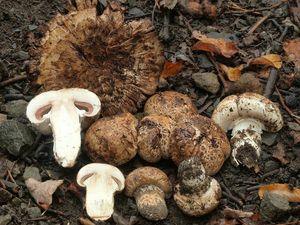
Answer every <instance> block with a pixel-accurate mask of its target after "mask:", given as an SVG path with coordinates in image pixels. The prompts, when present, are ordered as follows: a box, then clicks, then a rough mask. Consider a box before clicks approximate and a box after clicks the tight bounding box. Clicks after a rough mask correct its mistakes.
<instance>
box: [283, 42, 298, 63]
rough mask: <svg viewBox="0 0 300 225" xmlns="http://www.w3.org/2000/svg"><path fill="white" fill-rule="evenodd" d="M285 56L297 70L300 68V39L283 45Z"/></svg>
mask: <svg viewBox="0 0 300 225" xmlns="http://www.w3.org/2000/svg"><path fill="white" fill-rule="evenodd" d="M283 49H284V51H285V54H287V56H288V58H289V60H291V61H292V62H293V63H294V64H295V66H296V67H297V68H300V51H299V49H300V38H298V39H294V40H290V41H287V42H285V43H284V44H283Z"/></svg>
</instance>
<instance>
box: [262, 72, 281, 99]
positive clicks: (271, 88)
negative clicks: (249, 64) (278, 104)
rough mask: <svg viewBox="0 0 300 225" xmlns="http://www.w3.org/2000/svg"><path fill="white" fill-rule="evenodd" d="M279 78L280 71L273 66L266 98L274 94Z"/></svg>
mask: <svg viewBox="0 0 300 225" xmlns="http://www.w3.org/2000/svg"><path fill="white" fill-rule="evenodd" d="M277 79H278V71H277V70H276V69H275V68H272V69H271V71H270V75H269V78H268V82H267V84H266V87H265V91H264V96H265V97H266V98H270V96H271V95H272V94H273V92H274V88H275V84H276V81H277Z"/></svg>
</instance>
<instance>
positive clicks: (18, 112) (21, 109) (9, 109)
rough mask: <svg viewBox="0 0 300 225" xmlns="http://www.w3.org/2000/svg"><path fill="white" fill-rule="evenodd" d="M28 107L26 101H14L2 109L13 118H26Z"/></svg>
mask: <svg viewBox="0 0 300 225" xmlns="http://www.w3.org/2000/svg"><path fill="white" fill-rule="evenodd" d="M27 105H28V102H26V101H25V100H14V101H10V102H8V103H6V104H4V105H3V106H1V109H2V111H5V112H6V113H7V114H8V115H9V116H10V117H13V118H18V117H26V108H27Z"/></svg>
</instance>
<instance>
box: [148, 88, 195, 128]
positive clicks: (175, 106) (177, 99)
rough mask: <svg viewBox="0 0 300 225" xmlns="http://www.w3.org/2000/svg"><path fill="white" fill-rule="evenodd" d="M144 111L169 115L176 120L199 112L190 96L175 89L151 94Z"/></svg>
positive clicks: (150, 113) (151, 113) (149, 113)
mask: <svg viewBox="0 0 300 225" xmlns="http://www.w3.org/2000/svg"><path fill="white" fill-rule="evenodd" d="M144 112H145V114H146V115H155V114H156V115H163V116H169V117H170V118H171V119H173V120H174V121H175V122H178V121H180V120H182V119H184V118H185V117H189V116H191V115H196V114H198V113H197V108H196V106H195V105H194V104H193V102H192V100H191V99H190V97H189V96H187V95H185V94H181V93H179V92H175V91H164V92H160V93H158V94H155V95H153V96H151V97H150V98H149V99H148V100H147V102H146V103H145V106H144Z"/></svg>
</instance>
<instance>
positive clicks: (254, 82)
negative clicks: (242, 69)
mask: <svg viewBox="0 0 300 225" xmlns="http://www.w3.org/2000/svg"><path fill="white" fill-rule="evenodd" d="M249 84H251V85H249ZM244 92H254V93H258V94H261V93H262V86H261V84H260V82H259V79H258V78H257V77H256V73H254V72H247V73H243V74H242V76H241V77H240V79H239V80H238V81H236V82H234V83H231V85H230V86H229V90H228V93H226V94H228V95H229V94H240V93H244Z"/></svg>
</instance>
